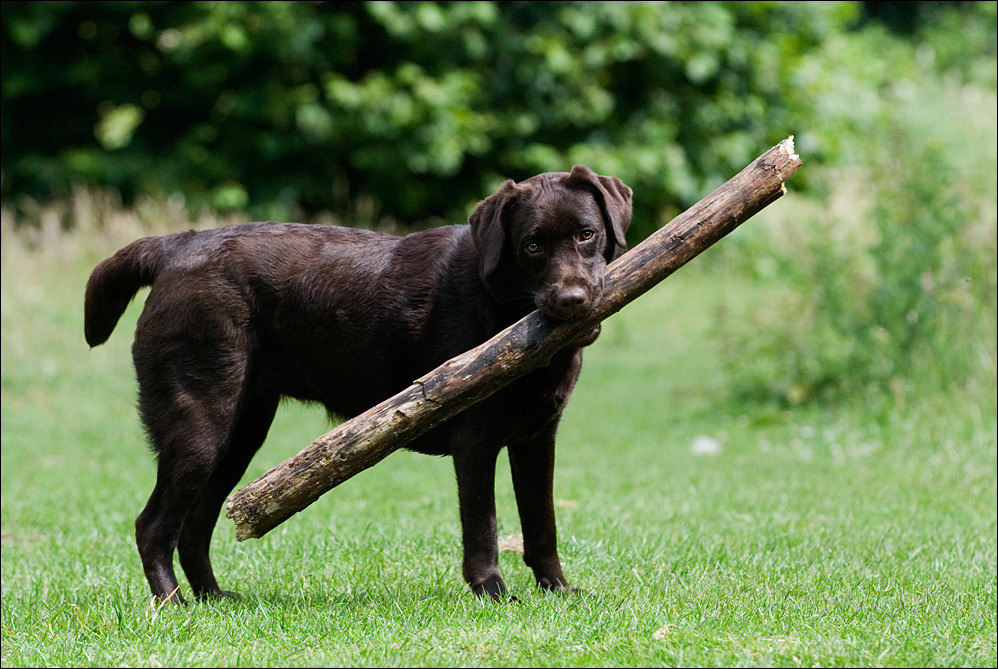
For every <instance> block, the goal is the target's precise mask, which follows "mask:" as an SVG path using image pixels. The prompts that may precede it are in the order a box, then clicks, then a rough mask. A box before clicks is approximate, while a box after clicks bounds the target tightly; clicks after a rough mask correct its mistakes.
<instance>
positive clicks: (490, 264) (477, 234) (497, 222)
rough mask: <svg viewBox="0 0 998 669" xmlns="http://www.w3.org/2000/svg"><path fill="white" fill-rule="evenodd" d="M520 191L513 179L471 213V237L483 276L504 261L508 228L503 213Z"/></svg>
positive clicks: (469, 220)
mask: <svg viewBox="0 0 998 669" xmlns="http://www.w3.org/2000/svg"><path fill="white" fill-rule="evenodd" d="M518 194H519V191H518V190H517V188H516V184H515V183H514V182H513V180H512V179H507V180H506V181H504V182H503V184H502V186H500V187H499V190H498V191H496V192H495V193H494V194H492V195H490V196H488V197H487V198H485V199H484V200H482V201H481V202H479V203H478V206H477V207H475V211H473V212H471V216H469V217H468V222H469V223H470V224H471V237H472V239H474V241H475V248H477V249H478V256H479V258H481V272H482V276H483V277H486V276H488V275H490V274H492V273H493V272H494V271H495V270H496V267H498V266H499V261H500V260H501V259H502V251H503V246H505V244H506V226H505V225H504V224H503V212H504V211H505V210H506V208H507V207H508V206H509V204H510V203H511V202H513V201H514V200H515V199H516V197H517V195H518Z"/></svg>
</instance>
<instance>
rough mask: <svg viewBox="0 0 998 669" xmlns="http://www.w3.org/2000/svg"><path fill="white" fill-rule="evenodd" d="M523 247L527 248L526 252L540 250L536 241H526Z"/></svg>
mask: <svg viewBox="0 0 998 669" xmlns="http://www.w3.org/2000/svg"><path fill="white" fill-rule="evenodd" d="M523 248H525V249H527V253H537V252H538V251H540V250H541V245H540V244H538V243H537V242H527V244H526V245H525V246H524V247H523Z"/></svg>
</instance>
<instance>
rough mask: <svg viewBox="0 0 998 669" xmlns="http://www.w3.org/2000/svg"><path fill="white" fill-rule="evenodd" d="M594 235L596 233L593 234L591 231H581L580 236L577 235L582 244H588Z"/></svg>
mask: <svg viewBox="0 0 998 669" xmlns="http://www.w3.org/2000/svg"><path fill="white" fill-rule="evenodd" d="M595 234H596V233H595V232H593V231H592V230H583V231H582V234H581V235H579V237H580V238H581V239H582V241H584V242H588V241H589V240H590V239H592V238H593V236H594V235H595Z"/></svg>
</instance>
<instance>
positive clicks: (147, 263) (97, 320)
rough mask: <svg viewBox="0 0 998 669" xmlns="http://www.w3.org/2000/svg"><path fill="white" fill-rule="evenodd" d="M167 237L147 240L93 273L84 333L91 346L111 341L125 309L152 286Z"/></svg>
mask: <svg viewBox="0 0 998 669" xmlns="http://www.w3.org/2000/svg"><path fill="white" fill-rule="evenodd" d="M162 240H163V238H162V237H145V238H143V239H139V240H138V241H135V242H132V243H131V244H129V245H128V246H126V247H125V248H123V249H121V250H120V251H118V252H117V253H115V254H114V255H113V256H111V257H110V258H108V259H106V260H104V261H102V262H101V263H100V264H99V265H97V267H95V268H94V271H93V272H92V273H91V274H90V279H89V280H88V281H87V293H86V298H85V300H84V306H83V331H84V334H85V335H86V338H87V343H88V344H90V347H91V348H93V347H94V346H100V345H101V344H103V343H104V342H106V341H107V338H108V337H110V336H111V333H112V332H113V331H114V326H115V325H117V324H118V319H120V318H121V315H122V314H123V313H125V308H126V307H128V304H129V303H130V302H131V301H132V298H134V297H135V293H137V292H138V291H139V288H142V287H143V286H151V285H152V282H153V281H154V280H155V278H156V274H157V273H158V269H159V266H160V264H161V259H162V257H163V253H162V252H163V246H164V244H163V242H162Z"/></svg>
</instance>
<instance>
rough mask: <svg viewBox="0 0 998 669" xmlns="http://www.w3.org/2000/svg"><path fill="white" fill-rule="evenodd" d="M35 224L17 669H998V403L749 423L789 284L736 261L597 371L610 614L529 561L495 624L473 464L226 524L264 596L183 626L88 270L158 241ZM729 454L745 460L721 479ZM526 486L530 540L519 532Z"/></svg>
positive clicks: (602, 563) (578, 453)
mask: <svg viewBox="0 0 998 669" xmlns="http://www.w3.org/2000/svg"><path fill="white" fill-rule="evenodd" d="M777 206H778V205H777ZM208 224H211V223H210V222H209V223H208ZM749 225H751V224H749ZM9 227H10V226H9V221H8V224H7V225H5V229H4V237H3V244H2V254H3V255H2V327H0V335H2V366H0V376H2V407H3V411H2V449H3V468H2V470H0V471H2V489H3V494H2V509H0V510H2V561H0V562H2V632H3V638H2V664H3V666H5V667H6V666H126V665H127V666H181V665H182V666H277V665H300V666H310V665H317V666H331V665H361V666H426V665H461V666H496V665H524V666H557V665H567V666H580V665H581V666H593V665H600V666H611V665H612V666H657V665H705V666H706V665H722V666H735V665H752V666H760V665H761V666H769V665H780V666H797V665H828V666H846V665H848V666H855V665H865V666H901V665H905V666H956V665H970V666H994V664H995V662H996V645H995V635H996V565H998V562H996V518H998V501H996V499H998V491H996V480H998V464H996V447H998V438H996V409H995V400H994V397H995V393H994V389H993V385H994V383H993V380H992V381H991V382H990V386H992V387H991V388H987V387H985V389H983V390H982V389H980V388H978V391H977V392H976V393H971V392H969V391H968V392H965V393H964V394H960V392H962V391H956V390H954V391H948V392H946V393H942V392H937V393H923V394H922V395H920V396H918V397H913V398H907V399H906V401H905V404H904V405H903V406H901V405H897V406H895V407H894V408H893V409H891V410H889V411H882V410H876V411H875V410H872V409H871V408H869V407H867V406H865V405H864V404H862V403H858V402H857V403H855V404H848V403H846V404H842V405H839V406H827V405H825V406H820V405H806V406H803V407H799V408H796V409H794V410H792V411H786V410H781V409H775V408H772V407H769V406H766V405H739V404H734V403H732V402H730V401H729V397H728V396H727V394H726V393H727V391H726V389H727V378H726V376H725V372H724V369H723V367H722V365H721V364H720V363H719V361H718V356H717V347H718V342H717V341H716V337H715V336H714V335H713V334H712V320H713V316H714V314H713V309H714V308H715V305H717V304H718V303H719V302H720V300H721V298H722V297H725V298H727V299H730V298H731V296H733V295H734V296H741V297H742V298H743V299H744V300H747V301H751V300H762V299H765V296H766V293H767V286H766V285H765V282H764V281H763V280H758V279H753V280H750V279H748V278H746V277H745V276H742V275H740V274H738V273H732V274H730V275H727V274H726V273H725V272H723V271H718V268H719V267H720V266H721V265H720V264H719V263H718V262H717V260H716V258H715V259H714V260H711V258H709V257H705V258H702V259H700V260H698V261H696V262H695V263H694V265H693V266H691V267H688V268H686V269H684V270H682V271H681V272H680V273H678V274H677V275H676V276H674V277H672V278H670V279H669V280H668V281H666V282H664V283H663V284H662V285H660V286H658V287H657V288H656V289H655V290H654V291H652V292H651V293H649V294H648V295H646V296H644V297H642V298H641V299H640V300H638V301H637V302H635V303H634V304H632V305H630V306H629V307H628V308H627V309H625V310H624V311H622V312H621V313H620V314H618V315H617V316H615V317H614V318H613V319H611V320H610V321H609V322H608V323H607V324H606V326H605V328H604V333H603V335H602V336H601V338H600V340H599V341H598V342H597V343H596V344H595V345H594V346H593V347H592V348H591V349H590V350H589V351H587V360H586V368H585V371H584V372H583V375H582V379H581V381H580V383H579V387H578V389H577V391H576V395H575V397H574V398H573V401H572V404H571V405H570V407H569V410H568V412H567V414H566V417H565V420H564V422H563V427H562V430H561V436H560V440H559V462H558V470H557V474H556V496H557V498H558V506H559V509H558V511H559V529H560V543H561V551H562V557H563V560H564V562H565V568H566V573H567V574H568V575H569V578H570V579H572V580H573V582H574V583H575V584H577V585H580V586H582V587H584V588H585V589H586V590H587V593H586V594H585V595H583V596H571V597H559V596H554V595H548V594H544V593H541V592H539V591H537V590H536V589H535V588H534V586H533V584H532V579H531V577H530V574H529V572H528V570H527V569H526V568H525V567H524V566H523V564H522V560H521V558H520V556H519V555H517V554H516V553H513V552H504V553H503V554H502V556H501V560H502V568H503V572H504V574H505V576H506V579H507V583H508V585H509V586H510V588H511V590H512V592H513V594H515V595H516V596H517V598H518V601H516V602H504V603H498V604H496V603H491V602H486V601H480V600H477V599H475V598H474V597H473V596H472V595H471V594H470V591H469V590H468V588H467V587H466V586H465V585H464V583H463V582H462V579H461V576H460V567H459V560H460V536H459V527H458V518H457V500H456V486H455V483H454V480H453V473H452V469H451V465H450V462H449V461H448V460H446V459H436V458H428V457H425V456H419V455H414V454H410V453H406V452H402V453H396V454H393V455H392V456H391V457H389V458H388V459H386V460H385V461H384V462H382V463H380V464H379V465H378V466H377V467H374V468H372V469H371V470H368V471H367V472H364V473H363V474H361V475H360V476H357V477H355V478H354V479H352V480H351V481H349V482H347V483H346V484H344V485H343V486H341V487H340V488H337V489H336V490H334V491H333V492H331V493H330V494H328V495H326V496H324V497H323V498H322V499H320V500H319V501H318V502H317V503H315V504H313V505H312V506H311V507H309V508H308V509H307V510H306V511H304V512H302V513H301V514H299V515H297V516H295V517H294V518H292V519H291V520H290V521H288V522H286V523H285V524H283V525H282V526H281V527H280V528H278V529H277V530H275V531H274V532H272V533H271V534H270V535H268V536H266V537H264V538H263V539H261V540H258V541H250V542H246V543H242V544H238V543H236V542H235V541H234V540H233V532H232V527H231V525H230V523H229V521H227V520H225V519H224V518H223V519H222V520H220V523H219V527H218V530H217V532H216V537H215V543H214V548H213V555H214V557H215V563H216V570H217V572H218V574H219V577H220V580H221V582H222V585H223V587H228V588H233V589H237V590H239V591H241V592H242V593H243V594H244V598H243V599H242V600H239V601H235V602H230V601H224V602H216V603H206V604H193V605H191V606H188V607H183V608H179V607H171V606H166V607H162V606H157V605H155V604H153V603H151V602H150V600H149V597H148V590H147V586H146V583H145V581H144V579H143V576H142V570H141V566H140V564H139V560H138V555H137V553H136V550H135V547H134V541H133V526H132V522H133V519H134V517H135V515H136V514H137V513H138V512H139V510H140V509H141V508H142V505H143V504H144V503H145V498H146V496H147V495H148V494H149V492H150V491H151V489H152V485H153V476H154V468H153V464H152V459H151V457H150V455H149V453H148V451H147V449H146V448H145V447H144V446H143V435H142V431H141V428H140V426H139V423H138V419H137V416H136V413H135V409H134V401H135V382H134V374H133V372H132V370H131V366H130V365H131V362H130V355H129V346H130V343H131V334H132V331H133V328H134V323H135V319H136V318H137V315H138V313H139V311H140V309H139V306H140V305H138V304H136V305H133V306H132V307H130V308H129V310H128V311H127V312H126V315H125V317H124V318H123V320H122V322H121V323H120V324H119V326H118V329H117V330H116V332H115V334H114V335H113V336H112V337H111V340H110V341H109V342H108V344H106V345H104V346H102V347H99V348H96V349H94V350H92V351H88V350H87V347H86V344H85V343H84V341H83V335H82V332H83V327H82V292H83V285H84V283H85V281H86V277H87V274H88V272H89V270H90V269H91V268H92V266H93V264H94V263H95V262H96V261H97V260H99V259H100V258H101V257H103V256H104V255H106V254H108V253H110V252H112V251H113V250H114V249H115V248H116V247H117V246H119V245H120V244H121V243H123V242H124V241H128V239H129V238H130V235H134V234H136V232H135V228H131V232H129V228H128V226H122V227H121V230H120V231H119V232H118V233H116V234H110V233H107V232H106V231H105V232H100V233H98V232H96V231H95V229H90V230H89V232H87V233H81V234H78V235H62V234H59V233H58V232H56V231H54V230H52V229H49V232H48V239H46V240H45V242H44V243H43V244H41V245H40V248H38V249H35V250H30V249H28V248H26V245H25V243H24V240H23V238H22V237H20V236H16V235H14V234H13V233H12V232H10V230H9ZM736 234H737V233H736ZM711 253H713V251H712V252H708V254H706V255H707V256H709V255H710V254H711ZM326 429H328V425H327V424H326V422H325V418H324V416H323V415H322V413H321V411H319V410H317V409H315V408H308V407H302V406H299V405H293V404H289V405H287V406H285V407H284V408H283V409H282V410H281V412H280V413H279V415H278V420H277V423H276V424H275V426H274V428H273V430H272V431H271V438H270V440H269V441H268V443H267V444H266V445H265V446H264V448H263V450H262V451H261V453H260V455H258V456H257V459H256V460H255V461H254V463H253V465H252V468H251V471H250V472H249V473H248V474H247V479H246V480H247V481H248V480H250V479H251V478H253V477H256V476H258V475H259V474H261V473H263V472H264V471H265V470H266V469H268V468H269V467H271V466H273V465H274V464H276V463H277V462H279V461H280V460H282V459H284V458H285V457H288V456H289V455H291V454H293V453H295V452H297V451H298V450H300V449H301V448H302V447H304V446H305V445H306V444H307V443H308V442H309V441H310V440H311V439H312V438H314V437H315V436H317V435H319V434H321V433H322V432H324V431H325V430H326ZM700 436H705V437H709V438H711V439H714V440H716V442H717V443H718V444H719V445H720V453H718V454H715V455H697V454H696V453H694V451H693V450H692V449H691V444H692V443H693V441H694V439H696V438H697V437H700ZM499 469H500V471H499V475H498V480H497V486H496V487H497V495H498V505H499V516H500V518H499V523H500V530H499V531H500V535H501V536H504V537H505V536H508V535H513V534H515V533H517V532H518V531H519V528H518V524H517V521H516V511H515V506H514V503H513V494H512V487H511V484H510V481H509V472H508V465H507V464H506V463H505V461H501V462H500V468H499ZM182 587H184V588H187V584H186V582H184V581H183V579H182ZM188 591H189V589H188Z"/></svg>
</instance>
